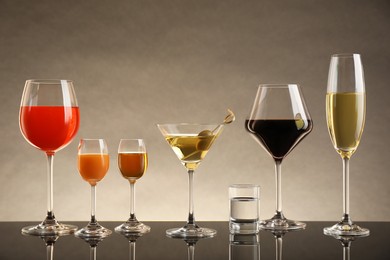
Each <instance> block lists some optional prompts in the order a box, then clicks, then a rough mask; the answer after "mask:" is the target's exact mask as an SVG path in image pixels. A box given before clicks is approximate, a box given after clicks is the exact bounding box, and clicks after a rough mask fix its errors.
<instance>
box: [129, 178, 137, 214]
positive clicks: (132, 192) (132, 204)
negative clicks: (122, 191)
mask: <svg viewBox="0 0 390 260" xmlns="http://www.w3.org/2000/svg"><path fill="white" fill-rule="evenodd" d="M129 182H130V220H136V217H135V210H134V208H135V186H134V185H135V183H134V182H133V181H129Z"/></svg>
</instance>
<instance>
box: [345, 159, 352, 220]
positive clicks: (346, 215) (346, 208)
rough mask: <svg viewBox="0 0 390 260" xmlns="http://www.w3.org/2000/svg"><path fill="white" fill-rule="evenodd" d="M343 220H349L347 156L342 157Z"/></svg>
mask: <svg viewBox="0 0 390 260" xmlns="http://www.w3.org/2000/svg"><path fill="white" fill-rule="evenodd" d="M343 211H344V215H343V222H350V218H349V158H348V157H344V158H343Z"/></svg>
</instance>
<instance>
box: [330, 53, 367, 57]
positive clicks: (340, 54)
mask: <svg viewBox="0 0 390 260" xmlns="http://www.w3.org/2000/svg"><path fill="white" fill-rule="evenodd" d="M354 56H360V54H359V53H335V54H332V56H331V57H332V58H350V57H354Z"/></svg>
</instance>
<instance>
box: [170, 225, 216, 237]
mask: <svg viewBox="0 0 390 260" xmlns="http://www.w3.org/2000/svg"><path fill="white" fill-rule="evenodd" d="M166 234H167V236H169V237H172V238H205V237H214V236H215V235H216V234H217V231H216V230H214V229H211V228H202V227H199V226H197V225H186V226H184V227H181V228H172V229H168V230H167V231H166Z"/></svg>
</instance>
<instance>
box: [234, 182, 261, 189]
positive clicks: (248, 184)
mask: <svg viewBox="0 0 390 260" xmlns="http://www.w3.org/2000/svg"><path fill="white" fill-rule="evenodd" d="M229 188H260V185H259V184H252V183H237V184H230V185H229Z"/></svg>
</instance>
